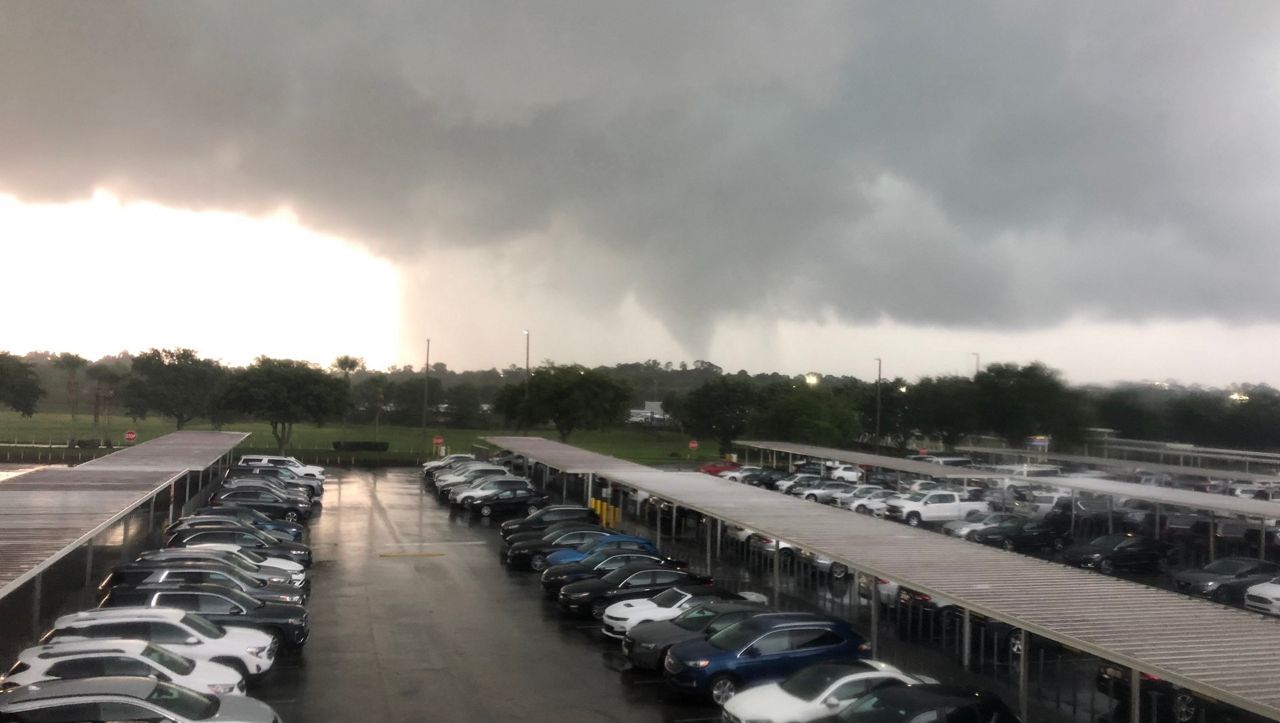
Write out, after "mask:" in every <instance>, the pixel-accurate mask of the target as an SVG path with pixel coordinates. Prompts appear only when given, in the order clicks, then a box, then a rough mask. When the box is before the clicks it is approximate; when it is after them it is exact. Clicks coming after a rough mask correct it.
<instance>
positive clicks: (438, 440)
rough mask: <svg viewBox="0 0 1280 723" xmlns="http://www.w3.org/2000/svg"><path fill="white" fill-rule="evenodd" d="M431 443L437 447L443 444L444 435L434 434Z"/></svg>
mask: <svg viewBox="0 0 1280 723" xmlns="http://www.w3.org/2000/svg"><path fill="white" fill-rule="evenodd" d="M431 443H432V444H434V445H435V446H437V447H439V446H440V445H442V444H444V437H441V436H440V435H438V434H437V435H436V436H434V437H432V438H431Z"/></svg>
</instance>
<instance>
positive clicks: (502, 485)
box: [449, 475, 533, 507]
mask: <svg viewBox="0 0 1280 723" xmlns="http://www.w3.org/2000/svg"><path fill="white" fill-rule="evenodd" d="M508 490H530V491H532V490H533V485H531V484H529V480H527V479H525V478H524V477H503V476H501V475H495V476H493V477H485V478H484V479H482V480H481V481H479V482H478V483H476V484H474V485H471V486H469V487H464V486H462V485H459V486H457V487H454V488H453V489H451V490H449V504H451V505H460V506H462V507H468V506H470V502H471V500H474V499H477V498H479V497H484V496H485V495H488V494H490V493H493V492H506V491H508Z"/></svg>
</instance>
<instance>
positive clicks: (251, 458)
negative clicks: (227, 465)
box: [236, 454, 324, 481]
mask: <svg viewBox="0 0 1280 723" xmlns="http://www.w3.org/2000/svg"><path fill="white" fill-rule="evenodd" d="M236 465H237V466H240V467H267V466H270V467H287V468H288V469H289V470H290V471H291V472H293V473H294V474H296V475H298V476H299V477H312V478H314V479H318V480H321V481H323V480H324V467H318V466H316V465H314V464H303V463H301V462H299V461H298V460H297V458H296V457H280V456H277V455H273V454H246V455H245V456H243V457H241V458H240V461H239V462H237V463H236Z"/></svg>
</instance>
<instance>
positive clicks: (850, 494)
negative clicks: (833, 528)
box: [831, 485, 884, 510]
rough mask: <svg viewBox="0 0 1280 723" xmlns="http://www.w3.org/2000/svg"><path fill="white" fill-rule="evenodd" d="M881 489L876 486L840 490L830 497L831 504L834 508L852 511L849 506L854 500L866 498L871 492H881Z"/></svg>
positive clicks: (855, 486)
mask: <svg viewBox="0 0 1280 723" xmlns="http://www.w3.org/2000/svg"><path fill="white" fill-rule="evenodd" d="M882 489H884V488H883V487H878V486H876V485H853V486H851V487H849V488H848V489H845V490H842V491H840V492H837V493H835V494H833V495H831V504H833V505H835V506H836V507H844V508H845V509H850V510H851V509H853V505H852V504H851V503H852V502H853V501H854V500H856V499H860V498H863V497H866V496H867V495H869V494H871V493H872V492H876V491H877V490H882Z"/></svg>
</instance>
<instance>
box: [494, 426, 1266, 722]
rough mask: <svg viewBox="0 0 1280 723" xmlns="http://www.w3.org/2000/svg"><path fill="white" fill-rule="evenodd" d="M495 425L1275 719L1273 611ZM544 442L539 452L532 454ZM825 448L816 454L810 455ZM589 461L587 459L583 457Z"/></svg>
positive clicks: (582, 466) (546, 451)
mask: <svg viewBox="0 0 1280 723" xmlns="http://www.w3.org/2000/svg"><path fill="white" fill-rule="evenodd" d="M528 440H529V438H524V437H493V438H490V441H491V442H493V443H494V444H497V445H499V446H501V447H503V448H505V449H509V450H511V451H514V452H518V453H521V454H525V455H526V456H528V457H530V458H532V459H536V460H538V461H540V462H543V463H544V464H547V465H549V466H552V467H555V466H556V460H567V461H572V463H573V464H574V466H575V468H576V469H577V470H579V471H586V472H595V473H596V474H599V475H600V476H602V477H605V478H608V479H611V480H613V481H615V482H618V483H620V484H624V485H627V486H632V487H635V488H637V489H639V490H642V491H645V492H648V493H649V494H651V495H655V496H657V497H660V498H663V499H666V500H669V501H671V502H673V503H675V504H677V505H679V506H681V507H686V508H689V509H693V510H697V511H699V512H701V513H703V514H705V515H708V516H710V517H714V518H717V519H721V520H724V521H726V522H730V523H733V524H737V525H741V526H743V527H747V528H750V529H752V530H756V531H759V532H762V533H764V534H767V535H770V536H773V537H777V538H779V539H783V540H786V541H787V542H790V543H792V544H795V545H798V546H800V547H802V548H805V549H808V550H812V551H814V552H818V553H821V554H823V555H826V556H828V557H831V558H832V559H834V560H837V561H840V562H843V563H844V564H846V565H848V566H849V567H850V568H851V569H853V570H856V571H859V572H862V573H869V574H872V575H877V576H880V577H884V578H888V579H891V580H894V581H897V582H899V583H900V584H903V585H906V586H908V587H911V588H914V589H917V590H921V591H923V592H925V593H928V594H929V595H932V596H935V597H941V598H946V599H949V600H952V601H954V602H955V603H956V604H958V605H960V606H962V607H965V608H967V609H969V610H972V611H974V612H977V613H980V614H982V615H986V616H988V617H991V618H994V619H997V620H1002V621H1005V622H1007V623H1010V624H1012V625H1016V626H1018V627H1020V628H1023V629H1025V630H1028V631H1029V632H1031V633H1034V634H1036V635H1039V636H1041V637H1044V638H1048V639H1050V640H1055V641H1057V642H1059V643H1061V644H1063V645H1066V646H1068V647H1070V648H1074V649H1076V650H1081V651H1084V652H1087V653H1089V654H1092V655H1095V656H1097V657H1099V658H1102V659H1105V660H1109V661H1113V662H1115V663H1119V664H1120V665H1123V666H1126V667H1128V668H1132V669H1136V670H1140V671H1142V672H1145V673H1149V674H1152V675H1157V676H1160V677H1161V678H1164V679H1165V680H1168V681H1170V682H1172V683H1174V684H1176V685H1179V686H1182V687H1184V688H1187V689H1189V690H1192V691H1196V692H1198V693H1200V694H1202V695H1205V696H1208V697H1211V698H1214V699H1217V700H1220V701H1223V702H1226V703H1228V704H1229V705H1233V706H1237V707H1239V708H1243V709H1245V710H1249V711H1252V712H1255V713H1258V714H1261V715H1264V716H1269V717H1272V718H1278V719H1280V667H1277V666H1276V665H1275V656H1276V650H1277V649H1280V621H1276V620H1270V619H1266V618H1263V617H1261V616H1258V615H1255V614H1253V613H1249V612H1245V611H1241V610H1235V609H1231V608H1226V607H1223V606H1221V605H1217V604H1214V603H1210V602H1207V601H1203V600H1197V599H1192V598H1187V597H1182V596H1179V595H1177V594H1175V593H1172V592H1168V591H1165V590H1159V589H1156V588H1152V587H1148V586H1145V585H1140V584H1137V583H1132V582H1128V581H1125V580H1121V579H1118V578H1113V577H1107V576H1104V575H1100V574H1097V573H1092V572H1086V571H1083V570H1077V569H1073V568H1069V567H1066V566H1063V565H1060V564H1057V563H1053V562H1046V561H1042V560H1038V559H1035V558H1032V557H1028V556H1025V555H1020V554H1016V553H1009V552H1004V551H1002V550H998V549H994V548H988V547H983V546H979V545H974V544H971V543H966V542H964V541H961V540H956V539H954V538H950V537H946V536H943V535H938V534H934V533H930V532H927V531H924V530H917V529H913V528H910V527H907V526H904V525H900V524H896V523H892V522H886V521H883V520H877V519H874V518H870V517H866V516H863V515H855V514H853V513H850V512H847V511H843V510H838V509H834V508H831V507H826V506H823V505H815V504H813V503H809V502H804V501H802V500H798V499H794V498H791V497H787V496H785V495H779V494H776V493H772V492H767V491H765V490H761V489H758V488H755V487H751V486H748V485H742V484H739V483H735V482H730V481H728V480H724V479H720V478H717V477H711V476H710V475H702V474H694V473H670V472H662V471H660V470H655V469H652V468H646V469H636V467H639V465H632V464H629V463H622V462H620V460H616V459H613V458H611V457H607V456H605V455H597V454H594V453H591V452H585V451H583V450H577V449H573V448H567V445H559V444H558V443H554V442H553V443H549V444H550V445H552V446H558V447H561V448H567V449H560V450H554V449H553V448H552V446H548V445H547V444H545V443H546V440H539V441H538V442H529V441H528ZM539 453H541V454H542V455H543V456H539ZM815 456H824V455H815ZM591 467H596V469H594V470H593V469H590V468H591Z"/></svg>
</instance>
